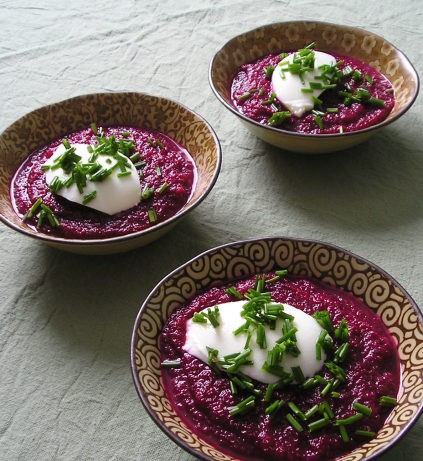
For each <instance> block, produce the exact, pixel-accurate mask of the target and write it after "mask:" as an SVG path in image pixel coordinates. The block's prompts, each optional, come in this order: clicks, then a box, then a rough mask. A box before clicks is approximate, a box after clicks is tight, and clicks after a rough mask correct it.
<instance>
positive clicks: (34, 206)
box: [23, 197, 43, 220]
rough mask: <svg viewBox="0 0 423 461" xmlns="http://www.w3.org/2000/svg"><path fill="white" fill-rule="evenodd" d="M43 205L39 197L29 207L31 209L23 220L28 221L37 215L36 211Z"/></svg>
mask: <svg viewBox="0 0 423 461" xmlns="http://www.w3.org/2000/svg"><path fill="white" fill-rule="evenodd" d="M42 203H43V199H42V198H41V197H39V198H38V199H37V200H36V201H35V202H34V203H33V204H32V206H31V208H30V209H29V210H28V211H27V212H26V214H25V216H24V217H23V219H24V220H25V219H30V218H33V217H34V216H35V214H36V213H37V211H38V209H39V208H40V206H41V204H42Z"/></svg>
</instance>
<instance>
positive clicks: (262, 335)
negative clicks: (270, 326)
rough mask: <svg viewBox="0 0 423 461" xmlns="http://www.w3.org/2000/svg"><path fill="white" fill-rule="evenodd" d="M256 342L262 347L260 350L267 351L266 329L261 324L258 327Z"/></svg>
mask: <svg viewBox="0 0 423 461" xmlns="http://www.w3.org/2000/svg"><path fill="white" fill-rule="evenodd" d="M256 342H257V344H258V345H259V346H260V349H267V342H266V330H265V328H264V325H263V324H261V323H259V324H258V325H257V338H256Z"/></svg>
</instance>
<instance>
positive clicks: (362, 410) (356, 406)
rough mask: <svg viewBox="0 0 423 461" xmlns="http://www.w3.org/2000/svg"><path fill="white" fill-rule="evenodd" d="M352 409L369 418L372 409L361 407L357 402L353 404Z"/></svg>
mask: <svg viewBox="0 0 423 461" xmlns="http://www.w3.org/2000/svg"><path fill="white" fill-rule="evenodd" d="M353 409H354V410H355V411H358V412H359V413H363V415H366V416H370V415H371V414H372V409H371V408H369V407H368V406H366V405H363V404H361V403H359V402H354V403H353Z"/></svg>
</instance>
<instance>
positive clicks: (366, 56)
mask: <svg viewBox="0 0 423 461" xmlns="http://www.w3.org/2000/svg"><path fill="white" fill-rule="evenodd" d="M312 42H316V43H317V46H318V49H319V50H321V51H327V52H333V53H337V54H340V55H344V56H345V55H348V56H353V57H355V58H358V59H360V60H362V61H364V62H367V63H369V64H370V65H371V66H373V67H374V68H376V69H377V70H378V71H379V72H381V73H382V74H383V75H385V77H387V78H388V79H389V81H390V82H391V84H392V85H393V87H394V91H395V106H394V108H393V110H392V112H391V113H390V114H389V116H388V118H387V119H385V120H384V121H383V122H381V123H379V124H377V125H374V126H372V127H370V128H366V129H363V130H360V131H356V132H349V133H343V134H331V135H313V134H298V133H292V132H289V131H285V130H283V129H280V128H274V127H271V126H266V125H262V124H260V123H257V122H254V121H253V120H251V119H249V118H248V117H246V116H244V115H243V114H241V113H240V112H239V111H238V110H237V109H236V108H235V107H234V105H233V103H232V101H231V82H232V79H233V77H234V76H235V74H236V72H237V69H238V68H239V66H241V65H242V64H245V63H248V62H252V61H254V60H256V59H258V58H260V57H262V56H265V55H267V54H271V53H279V52H282V51H289V50H296V49H299V48H303V47H304V46H305V45H307V44H308V43H312ZM209 81H210V85H211V87H212V89H213V91H214V93H215V95H216V96H217V98H218V99H219V100H220V102H222V103H223V105H224V106H225V107H226V108H227V109H229V110H230V111H231V112H232V113H233V114H235V115H236V116H237V117H238V118H239V119H240V120H241V122H242V123H244V124H245V125H246V127H247V128H248V129H249V130H250V131H251V132H252V133H253V134H255V135H256V136H258V137H259V138H261V139H262V140H264V141H266V142H268V143H270V144H273V145H274V146H277V147H280V148H282V149H286V150H289V151H294V152H301V153H307V154H320V153H325V152H333V151H338V150H343V149H347V148H349V147H352V146H354V145H357V144H359V143H361V142H363V141H366V140H367V139H368V138H370V136H372V135H374V134H375V133H377V132H378V131H379V130H380V129H381V128H383V127H385V126H386V125H389V124H390V123H392V122H393V121H395V120H397V119H398V118H399V117H401V116H402V115H403V114H404V113H405V112H406V111H407V110H408V109H409V108H410V107H411V105H412V104H413V102H414V100H415V99H416V97H417V93H418V91H419V78H418V75H417V73H416V71H415V69H414V68H413V66H412V65H411V63H410V61H409V60H408V59H407V57H406V56H405V55H404V54H403V53H402V52H401V51H400V50H398V48H396V47H395V46H394V45H392V44H391V43H389V42H387V41H386V40H384V39H383V38H382V37H379V36H378V35H376V34H374V33H372V32H368V31H366V30H363V29H359V28H355V27H348V26H343V25H337V24H330V23H324V22H315V21H298V22H295V21H294V22H282V23H275V24H269V25H265V26H263V27H259V28H257V29H254V30H251V31H249V32H245V33H243V34H241V35H238V36H236V37H234V38H232V39H231V40H229V41H228V42H227V43H225V44H224V45H223V46H222V48H220V49H219V50H218V51H217V53H216V54H215V55H214V57H213V59H212V61H211V64H210V69H209Z"/></svg>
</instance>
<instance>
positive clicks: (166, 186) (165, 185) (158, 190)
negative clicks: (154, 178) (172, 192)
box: [157, 182, 170, 194]
mask: <svg viewBox="0 0 423 461" xmlns="http://www.w3.org/2000/svg"><path fill="white" fill-rule="evenodd" d="M169 186H170V184H169V183H168V182H164V183H163V184H162V185H161V186H160V187H159V188H158V189H157V192H158V193H159V194H163V193H164V192H165V191H167V189H169Z"/></svg>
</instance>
